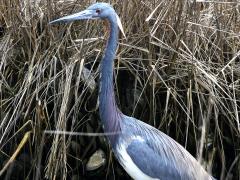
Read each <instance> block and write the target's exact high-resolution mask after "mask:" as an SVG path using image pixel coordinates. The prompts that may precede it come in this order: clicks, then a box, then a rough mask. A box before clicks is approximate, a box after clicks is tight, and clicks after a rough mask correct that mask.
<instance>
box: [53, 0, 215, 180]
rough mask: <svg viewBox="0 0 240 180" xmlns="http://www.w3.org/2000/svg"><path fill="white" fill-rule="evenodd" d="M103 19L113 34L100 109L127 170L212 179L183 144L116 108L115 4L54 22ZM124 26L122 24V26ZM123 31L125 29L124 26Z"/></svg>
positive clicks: (136, 174)
mask: <svg viewBox="0 0 240 180" xmlns="http://www.w3.org/2000/svg"><path fill="white" fill-rule="evenodd" d="M98 18H100V19H104V20H107V21H108V24H109V29H110V34H109V38H108V42H107V46H106V50H105V53H104V56H103V59H102V61H101V69H100V86H99V102H100V104H99V112H100V118H101V120H102V124H103V128H104V131H105V132H107V133H116V134H115V135H109V136H108V139H109V142H110V144H111V146H112V148H113V152H114V154H115V156H116V158H117V159H118V161H119V162H120V164H121V165H122V166H123V168H124V169H125V170H126V171H127V172H128V174H129V175H130V176H131V177H132V178H134V179H139V180H150V179H161V180H199V179H201V180H210V179H212V177H211V176H210V175H209V174H208V173H207V172H206V171H205V170H204V169H203V168H202V167H201V165H200V164H199V163H198V162H197V160H196V159H195V158H194V157H193V156H192V155H191V154H190V153H188V152H187V151H186V150H185V149H184V148H183V147H182V146H181V145H180V144H178V143H177V142H176V141H175V140H173V139H172V138H171V137H169V136H167V135H166V134H164V133H162V132H161V131H159V130H158V129H156V128H154V127H152V126H150V125H148V124H146V123H144V122H142V121H139V120H137V119H135V118H133V117H128V116H126V115H124V114H123V113H122V112H121V111H120V110H119V109H118V107H117V105H116V100H115V94H114V87H113V65H114V63H113V61H114V58H115V53H116V49H117V42H118V32H119V28H118V27H119V19H118V16H117V14H116V13H115V11H114V9H113V8H112V6H110V5H109V4H106V3H96V4H94V5H92V6H90V7H89V8H87V9H86V10H85V11H82V12H80V13H77V14H74V15H70V16H66V17H63V18H60V19H58V20H55V21H53V23H55V22H60V21H73V20H78V19H98ZM120 29H121V25H120ZM121 30H122V29H121Z"/></svg>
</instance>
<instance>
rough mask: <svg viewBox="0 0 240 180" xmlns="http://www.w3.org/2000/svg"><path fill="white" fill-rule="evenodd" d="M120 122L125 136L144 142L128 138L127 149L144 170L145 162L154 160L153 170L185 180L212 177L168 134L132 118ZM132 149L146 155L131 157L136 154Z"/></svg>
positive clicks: (206, 179)
mask: <svg viewBox="0 0 240 180" xmlns="http://www.w3.org/2000/svg"><path fill="white" fill-rule="evenodd" d="M123 121H124V128H123V131H124V133H125V134H129V136H128V137H133V136H139V137H140V138H142V139H143V141H139V140H138V141H137V139H136V140H127V141H128V147H127V151H128V153H129V154H131V158H132V159H133V161H134V162H135V163H136V164H137V165H138V166H139V167H140V168H142V169H143V168H144V169H145V167H147V164H150V163H152V162H151V161H153V162H154V164H155V165H154V166H153V167H151V168H153V170H152V171H160V172H161V171H163V170H164V171H166V172H168V170H170V171H171V174H173V176H174V177H175V176H176V177H177V176H178V175H179V176H180V177H181V178H182V179H186V180H187V179H199V177H201V179H202V180H208V179H211V177H210V176H209V175H208V174H207V173H206V171H205V170H204V169H203V168H202V166H201V165H200V164H199V163H198V162H197V160H196V159H195V158H194V157H193V156H192V155H191V154H190V153H189V152H188V151H187V150H185V149H184V148H183V147H182V146H181V145H180V144H179V143H177V142H176V141H175V140H174V139H172V138H171V137H169V136H167V135H166V134H164V133H162V132H161V131H159V130H157V129H156V128H154V127H152V126H150V125H148V124H146V123H144V122H142V121H139V120H137V119H135V118H132V117H126V118H124V120H123ZM126 137H127V136H126ZM138 139H139V138H138ZM134 148H135V151H138V152H137V153H139V154H141V153H142V154H145V156H139V157H137V156H138V155H135V156H134V155H133V154H137V153H136V152H134ZM144 158H145V159H144ZM154 158H155V159H154ZM147 162H148V163H147ZM144 163H145V164H144ZM154 168H155V169H154ZM149 172H150V171H149ZM161 173H162V172H161ZM159 178H161V176H160V177H159ZM181 178H177V179H181ZM163 179H164V178H163ZM166 179H167V178H166Z"/></svg>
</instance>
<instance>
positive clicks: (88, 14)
mask: <svg viewBox="0 0 240 180" xmlns="http://www.w3.org/2000/svg"><path fill="white" fill-rule="evenodd" d="M94 14H95V11H93V10H89V9H86V10H84V11H81V12H79V13H75V14H72V15H69V16H64V17H62V18H59V19H56V20H53V21H51V22H50V23H49V24H56V23H59V22H72V21H76V20H82V19H96V17H94Z"/></svg>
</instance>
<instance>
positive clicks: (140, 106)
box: [0, 0, 240, 179]
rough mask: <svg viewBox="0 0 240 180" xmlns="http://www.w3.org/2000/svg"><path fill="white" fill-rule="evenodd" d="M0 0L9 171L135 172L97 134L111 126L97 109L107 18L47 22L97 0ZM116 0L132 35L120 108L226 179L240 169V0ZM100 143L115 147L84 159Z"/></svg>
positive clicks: (0, 121) (110, 175)
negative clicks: (92, 165) (99, 159)
mask: <svg viewBox="0 0 240 180" xmlns="http://www.w3.org/2000/svg"><path fill="white" fill-rule="evenodd" d="M0 2H1V3H0V59H1V61H0V170H1V169H3V170H4V172H3V174H1V176H3V177H5V178H6V179H14V178H15V179H16V178H21V179H23V178H24V179H42V178H44V177H46V178H47V179H71V178H74V177H75V178H76V177H78V178H79V179H82V178H85V179H92V178H94V177H98V178H106V179H114V178H115V179H121V178H120V177H122V178H123V179H126V178H129V177H127V175H126V173H125V172H124V171H123V170H122V169H121V168H120V166H119V165H118V164H117V163H116V162H115V160H114V158H113V157H112V155H111V153H110V148H109V147H108V145H107V143H106V141H105V139H104V138H103V136H90V135H91V134H88V133H99V132H102V130H101V125H100V123H99V116H98V112H97V110H98V103H97V98H98V97H97V91H98V90H97V84H98V74H99V68H98V65H99V60H100V59H101V55H102V53H103V50H104V44H105V40H104V38H103V37H104V32H103V29H102V24H101V22H98V21H84V22H76V23H73V24H66V25H57V26H49V25H48V22H49V21H51V20H53V19H56V18H58V17H61V16H64V15H68V14H71V13H74V12H78V11H80V10H83V9H84V8H86V7H87V6H88V5H90V4H91V3H92V2H93V1H86V0H83V1H77V0H65V1H49V0H38V1H7V0H1V1H0ZM111 4H112V5H113V6H114V8H115V9H116V11H117V13H118V14H119V15H120V17H121V20H122V23H123V27H124V30H125V33H126V36H127V39H124V38H123V36H122V35H121V36H120V40H119V49H118V52H117V56H116V61H115V62H116V63H115V74H116V82H117V83H116V95H117V99H118V102H119V106H120V108H121V110H122V111H123V112H124V113H125V114H128V115H132V116H134V117H137V118H139V119H141V120H143V121H145V122H147V123H149V124H151V125H153V126H155V127H157V128H158V129H160V130H161V131H163V132H165V133H166V134H168V135H170V136H171V137H173V138H174V139H175V140H177V141H178V142H179V143H181V144H182V145H183V146H185V147H186V148H187V149H188V151H190V152H191V153H192V154H193V155H194V156H195V157H196V158H197V159H198V160H199V161H200V162H201V163H202V164H203V166H205V167H206V169H207V170H208V171H209V172H211V173H212V174H213V175H214V176H215V177H218V179H239V178H240V173H239V172H240V160H239V156H240V153H239V149H240V141H239V135H240V121H239V108H240V107H239V105H240V102H239V99H240V81H239V79H240V68H239V67H240V59H239V54H240V41H239V36H240V35H239V32H240V13H239V5H240V4H239V3H238V2H237V1H231V2H228V1H221V2H213V1H208V2H200V1H197V2H196V1H192V2H191V1H177V0H156V1H155V0H149V1H140V0H133V1H120V0H112V1H111ZM146 20H147V21H146ZM92 38H93V39H92ZM45 130H58V131H62V132H81V133H83V134H81V136H76V135H75V134H72V135H69V134H65V133H54V134H46V133H44V131H45ZM29 132H31V134H30V136H28V139H26V138H25V139H24V137H25V136H24V135H25V134H26V133H29ZM84 133H85V134H84ZM28 135H29V134H28ZM84 135H85V136H84ZM88 135H89V136H88ZM21 140H25V141H24V145H23V144H22V143H21ZM99 148H101V149H104V151H105V153H106V154H107V158H108V161H107V165H106V166H105V167H103V168H102V169H101V170H99V171H96V172H88V171H86V170H85V166H86V163H87V161H88V159H89V157H90V156H91V155H92V154H93V153H94V152H95V151H96V150H97V149H99ZM16 152H17V153H18V154H16ZM9 160H11V162H10V164H9ZM6 165H7V166H6ZM6 167H7V168H6ZM23 172H24V173H23Z"/></svg>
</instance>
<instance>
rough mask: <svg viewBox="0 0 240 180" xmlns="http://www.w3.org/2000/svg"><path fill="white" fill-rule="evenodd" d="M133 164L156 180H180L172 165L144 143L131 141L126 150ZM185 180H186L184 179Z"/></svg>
mask: <svg viewBox="0 0 240 180" xmlns="http://www.w3.org/2000/svg"><path fill="white" fill-rule="evenodd" d="M126 151H127V153H128V155H129V156H130V157H131V159H132V161H133V162H134V164H135V165H136V166H137V167H138V168H139V169H140V170H141V171H142V172H143V173H144V174H146V175H147V176H150V177H151V178H157V179H161V180H164V179H172V180H173V179H179V180H180V179H181V176H180V174H179V173H178V170H177V169H176V167H174V164H169V163H168V161H165V159H164V158H162V157H161V156H160V155H159V154H158V153H156V152H155V151H154V150H153V148H151V147H150V146H149V145H148V144H147V143H146V142H144V141H139V140H133V141H132V142H131V143H130V144H129V145H128V147H127V149H126ZM186 180H187V179H186Z"/></svg>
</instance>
